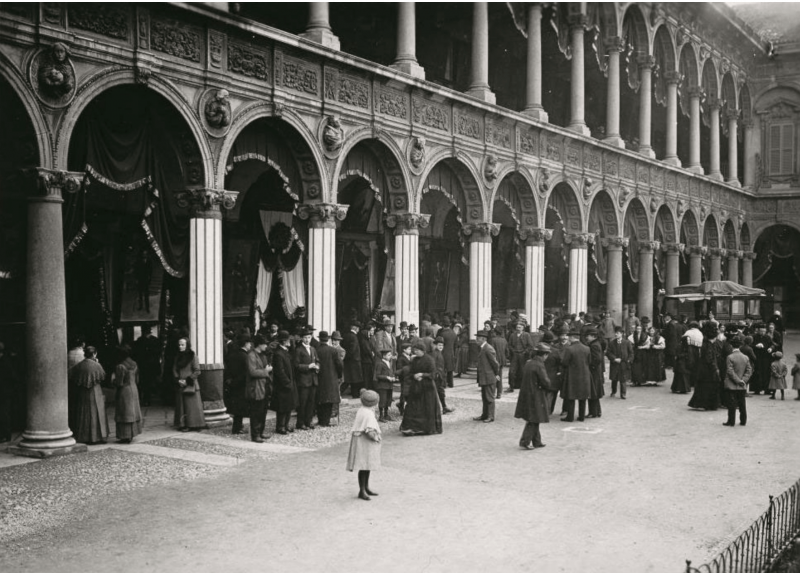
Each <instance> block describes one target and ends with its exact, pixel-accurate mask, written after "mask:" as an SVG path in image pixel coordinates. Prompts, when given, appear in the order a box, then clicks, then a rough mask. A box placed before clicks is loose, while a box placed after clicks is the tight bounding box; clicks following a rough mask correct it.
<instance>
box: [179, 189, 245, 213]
mask: <svg viewBox="0 0 800 573" xmlns="http://www.w3.org/2000/svg"><path fill="white" fill-rule="evenodd" d="M238 196H239V192H238V191H226V190H225V189H207V188H203V187H201V188H198V189H187V190H186V191H181V192H180V193H178V194H176V196H175V198H176V202H177V204H178V207H182V208H184V209H186V208H187V207H188V208H189V215H190V216H191V217H192V218H193V219H220V218H222V213H221V211H220V207H223V208H225V209H233V206H234V205H236V198H237V197H238Z"/></svg>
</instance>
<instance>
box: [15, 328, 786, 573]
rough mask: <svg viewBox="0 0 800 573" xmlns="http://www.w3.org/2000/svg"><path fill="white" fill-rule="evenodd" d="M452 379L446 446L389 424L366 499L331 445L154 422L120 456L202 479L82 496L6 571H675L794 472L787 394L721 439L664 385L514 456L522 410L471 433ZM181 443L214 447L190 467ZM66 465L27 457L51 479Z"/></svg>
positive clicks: (470, 386)
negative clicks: (66, 517)
mask: <svg viewBox="0 0 800 573" xmlns="http://www.w3.org/2000/svg"><path fill="white" fill-rule="evenodd" d="M786 346H787V353H786V354H787V356H793V353H794V352H797V351H800V334H798V333H793V335H792V336H791V337H790V338H789V339H788V341H787V345H786ZM457 384H459V387H458V388H456V389H455V390H453V391H451V392H449V394H448V395H449V396H452V397H453V400H452V402H453V404H455V405H456V407H457V412H456V414H453V415H450V417H446V418H445V419H446V424H445V432H444V434H442V435H440V436H430V437H418V438H404V437H403V436H401V435H399V434H398V433H397V432H396V431H394V428H396V424H395V425H393V426H392V429H391V430H390V431H387V432H386V434H385V440H384V445H383V462H384V467H383V469H381V470H380V471H376V472H373V476H372V478H371V484H370V485H371V487H372V488H373V489H375V490H377V491H378V492H379V493H380V495H379V496H378V497H376V498H373V499H372V501H370V502H363V501H360V500H358V499H356V496H355V494H356V493H357V487H356V479H355V476H354V475H353V474H351V473H348V472H346V471H345V470H344V465H345V461H346V457H347V444H346V443H345V442H342V441H341V440H339V442H340V443H338V444H337V445H333V446H329V447H321V448H317V449H298V448H294V447H291V446H289V445H286V444H280V443H275V442H273V441H272V440H271V442H272V443H267V444H264V445H263V446H260V447H259V448H258V451H254V446H257V445H256V444H252V443H251V442H246V441H240V440H235V439H232V438H226V437H220V436H216V435H212V434H210V433H202V434H199V435H193V434H176V433H175V432H174V431H172V430H171V429H170V428H169V427H168V426H164V425H163V424H161V425H160V426H159V427H158V429H155V428H153V427H152V426H151V427H148V431H147V432H146V433H145V435H144V436H142V438H141V440H137V442H138V445H137V444H136V443H135V444H134V445H136V446H137V447H136V448H128V449H127V450H126V449H123V448H124V447H121V448H120V449H114V450H112V451H113V452H114V455H118V454H119V452H123V453H122V454H119V455H123V456H127V457H128V458H136V459H139V457H141V459H144V460H152V459H156V458H158V456H162V454H164V456H170V455H175V456H178V457H179V458H180V459H175V458H170V459H172V460H173V462H174V463H175V464H180V465H181V467H184V466H186V467H189V465H191V467H195V466H197V467H201V468H207V469H208V471H206V472H205V473H202V475H200V474H198V475H194V474H192V476H189V477H186V478H183V477H180V476H179V477H176V478H174V479H170V480H167V481H166V482H164V481H160V482H158V483H149V484H148V483H144V484H142V485H140V486H137V487H133V488H128V489H126V490H124V491H123V490H120V491H118V492H115V491H113V490H112V491H109V492H107V493H105V494H103V495H100V496H98V497H97V499H96V500H90V501H87V500H83V501H81V502H80V504H79V502H77V501H76V502H75V503H76V508H77V507H78V504H79V505H80V511H78V510H77V509H76V510H75V511H74V515H75V516H77V518H76V519H75V520H74V521H72V522H70V523H69V524H68V527H59V528H55V527H50V528H42V529H40V530H37V531H35V533H33V534H31V535H28V536H27V537H25V538H23V539H21V540H16V541H15V543H11V544H2V545H0V571H14V572H20V573H23V572H28V571H30V572H37V573H39V572H45V571H58V572H59V573H69V572H72V571H75V572H78V571H80V572H85V571H99V570H112V571H122V572H125V571H137V572H139V571H155V570H158V571H171V572H172V573H177V572H183V571H186V572H189V571H192V572H197V571H200V572H203V571H218V570H222V569H224V570H226V571H232V572H236V571H248V570H252V569H259V570H265V571H278V570H291V571H303V570H318V569H320V568H324V569H325V570H326V571H330V572H339V571H341V572H347V573H353V572H359V571H367V570H376V571H404V572H407V571H411V572H416V571H419V572H422V571H430V572H449V571H454V572H455V571H478V570H486V569H495V570H498V571H503V572H506V571H545V572H549V571H570V572H571V571H592V572H606V571H608V572H612V571H613V572H615V573H616V572H619V571H631V572H648V571H652V572H661V571H680V570H681V568H682V566H683V564H684V560H685V559H692V560H693V561H694V562H695V564H699V563H701V562H703V561H704V560H706V559H707V558H709V557H711V556H712V555H714V554H715V553H716V552H717V551H718V550H719V549H720V548H721V547H724V546H725V545H726V544H727V543H728V542H729V541H730V539H731V538H733V537H735V536H736V535H738V534H739V533H740V532H741V531H742V530H743V529H744V528H745V527H747V526H748V525H749V524H750V523H751V522H752V521H753V520H754V519H755V518H756V517H758V516H759V515H760V514H761V513H762V512H763V511H764V510H765V509H766V506H767V503H768V495H769V494H779V493H781V492H782V491H783V490H785V489H786V488H788V487H789V486H790V485H791V484H792V483H794V482H795V481H796V480H797V479H798V477H800V433H798V432H797V428H798V427H800V426H799V425H798V423H800V402H796V401H794V397H795V396H796V393H795V392H793V391H789V392H790V393H789V394H788V395H787V400H786V401H784V402H781V401H780V400H769V399H768V398H766V397H763V396H757V397H751V398H749V399H748V413H749V417H750V421H749V422H748V425H747V427H745V428H741V427H739V426H737V427H735V428H727V427H724V426H722V425H721V424H722V422H723V421H724V419H725V412H724V411H717V412H697V411H692V410H689V409H688V408H687V407H686V404H687V402H688V399H689V396H683V395H680V396H679V395H673V394H671V393H670V391H669V381H668V382H667V383H665V384H662V385H661V386H660V387H640V388H632V389H630V390H629V393H628V400H626V401H622V400H619V399H617V398H614V399H609V398H606V399H604V400H603V417H602V418H601V419H599V420H592V421H591V422H590V423H582V424H581V423H573V424H566V423H562V422H558V421H555V422H553V423H551V424H549V425H546V426H543V431H542V433H543V438H544V441H545V443H546V444H547V447H546V448H544V449H540V450H535V451H523V450H520V449H518V447H517V445H516V444H517V441H518V438H519V434H520V432H521V430H522V423H521V422H520V421H519V420H515V419H514V418H513V408H514V398H513V397H512V398H504V399H503V400H502V401H501V402H500V403H499V404H498V421H497V422H495V423H494V424H479V423H474V422H472V421H471V420H470V419H469V418H470V417H471V416H472V415H477V414H479V413H480V397H479V394H478V391H477V386H475V384H474V380H470V379H466V380H461V381H457ZM606 390H607V392H608V386H607V389H606ZM348 411H349V410H348V409H347V406H345V407H344V408H343V418H342V420H343V422H342V423H343V424H345V425H346V424H347V422H348V420H349V418H348V417H347V416H346V413H347V412H348ZM165 416H166V414H165ZM156 417H157V416H156ZM148 418H149V417H148ZM342 432H344V434H346V428H342ZM165 440H166V441H165ZM169 440H177V442H170V441H169ZM181 440H185V441H183V442H181ZM333 441H336V440H333ZM145 442H150V444H148V443H145ZM152 442H156V443H158V444H163V445H153V444H152ZM187 443H203V444H204V445H203V447H202V448H199V449H204V448H207V447H213V448H219V449H217V450H214V452H216V453H209V452H208V451H198V452H197V453H198V454H200V456H199V457H192V456H187V455H186V451H184V450H183V449H182V448H181V447H180V446H181V444H184V447H187V448H188V446H185V444H187ZM170 444H171V447H166V446H168V445H170ZM175 446H179V447H175ZM100 448H102V446H101V447H100ZM106 448H112V447H111V446H107V447H106ZM287 448H288V449H287ZM134 449H136V450H140V451H139V452H138V453H135V452H134ZM193 449H198V448H189V450H193ZM163 450H167V451H166V452H164V451H163ZM169 450H176V451H175V454H172V453H171V452H170V451H169ZM154 451H155V456H152V454H153V452H154ZM238 451H241V452H243V453H242V454H237V453H236V452H238ZM108 453H109V452H108V451H106V452H103V451H95V452H94V453H90V454H89V456H92V455H101V456H102V455H106V454H108ZM253 453H255V454H257V455H251V454H253ZM262 454H263V455H262ZM164 456H162V457H164ZM202 456H214V457H209V458H205V459H204V458H203V457H202ZM72 457H73V458H79V456H72ZM7 458H10V456H7V455H6V454H0V496H2V492H3V483H4V479H5V478H6V477H8V478H9V480H10V478H12V477H15V474H13V473H12V472H18V471H23V470H29V468H30V467H32V466H30V465H28V466H20V467H9V468H6V469H2V463H3V461H5V460H6V459H7ZM225 458H227V459H228V460H227V461H226V460H225ZM11 459H14V460H18V459H19V458H11ZM84 459H91V458H86V457H85V456H84ZM99 459H100V458H98V460H99ZM158 459H161V458H158ZM164 459H166V457H164ZM58 463H59V462H57V461H56V462H53V461H39V462H33V464H37V465H36V466H35V467H37V468H44V470H45V472H44V473H43V474H42V475H43V476H44V477H41V478H39V479H43V480H44V479H46V476H47V475H48V474H47V471H46V470H48V468H49V467H51V466H48V465H47V464H52V467H53V468H54V471H55V469H56V468H57V464H58ZM69 463H73V462H69ZM114 463H118V462H114ZM62 465H63V462H62ZM89 465H91V464H89ZM111 467H113V465H112V466H111ZM81 471H84V470H81ZM132 471H142V470H139V469H138V468H136V469H135V470H132ZM131 477H133V475H132V476H131ZM105 479H106V481H110V482H112V483H114V482H116V481H121V482H124V481H125V480H126V479H127V477H126V475H118V476H117V475H108V476H106V478H105ZM48 487H50V484H49V483H48ZM0 501H2V500H1V499H0ZM2 507H3V505H2V504H0V509H2ZM0 521H2V520H0ZM2 541H3V539H2V537H0V542H2Z"/></svg>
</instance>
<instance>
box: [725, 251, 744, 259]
mask: <svg viewBox="0 0 800 573" xmlns="http://www.w3.org/2000/svg"><path fill="white" fill-rule="evenodd" d="M728 258H729V259H741V258H744V251H734V250H733V249H728Z"/></svg>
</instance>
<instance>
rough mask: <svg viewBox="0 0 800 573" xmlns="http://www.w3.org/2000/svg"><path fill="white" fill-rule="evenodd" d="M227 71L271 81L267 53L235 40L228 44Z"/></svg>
mask: <svg viewBox="0 0 800 573" xmlns="http://www.w3.org/2000/svg"><path fill="white" fill-rule="evenodd" d="M212 65H213V60H212ZM228 71H231V72H233V73H234V74H238V75H240V76H245V77H248V78H253V79H256V80H261V81H264V82H267V83H271V78H272V73H271V72H272V70H271V67H270V58H269V55H268V54H267V53H266V52H262V51H260V50H257V49H255V48H252V47H250V46H245V45H243V44H237V43H235V42H230V43H229V44H228Z"/></svg>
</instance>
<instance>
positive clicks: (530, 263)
mask: <svg viewBox="0 0 800 573" xmlns="http://www.w3.org/2000/svg"><path fill="white" fill-rule="evenodd" d="M520 238H521V239H522V240H523V241H525V313H526V314H527V315H528V319H529V320H530V324H531V328H532V329H535V328H537V327H538V326H539V325H540V324H542V323H543V322H544V242H545V241H549V240H550V239H552V238H553V231H552V230H550V229H531V230H530V232H523V233H520Z"/></svg>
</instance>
